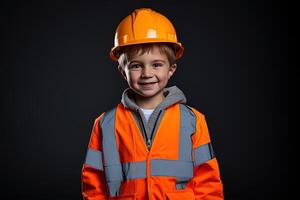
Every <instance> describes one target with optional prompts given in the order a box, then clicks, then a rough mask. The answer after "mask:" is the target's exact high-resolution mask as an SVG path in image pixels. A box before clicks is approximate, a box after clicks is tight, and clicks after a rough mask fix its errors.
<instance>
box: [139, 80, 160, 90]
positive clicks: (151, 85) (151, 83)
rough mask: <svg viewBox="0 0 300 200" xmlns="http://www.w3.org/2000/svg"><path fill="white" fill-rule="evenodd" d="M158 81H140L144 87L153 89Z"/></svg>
mask: <svg viewBox="0 0 300 200" xmlns="http://www.w3.org/2000/svg"><path fill="white" fill-rule="evenodd" d="M156 83H158V81H157V82H149V83H148V82H146V83H139V85H140V86H141V87H142V88H143V89H153V87H154V85H155V84H156Z"/></svg>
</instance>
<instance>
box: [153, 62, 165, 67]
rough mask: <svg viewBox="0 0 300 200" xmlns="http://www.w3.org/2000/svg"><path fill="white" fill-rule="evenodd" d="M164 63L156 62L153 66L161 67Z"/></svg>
mask: <svg viewBox="0 0 300 200" xmlns="http://www.w3.org/2000/svg"><path fill="white" fill-rule="evenodd" d="M162 65H163V64H162V63H154V64H153V67H161V66H162Z"/></svg>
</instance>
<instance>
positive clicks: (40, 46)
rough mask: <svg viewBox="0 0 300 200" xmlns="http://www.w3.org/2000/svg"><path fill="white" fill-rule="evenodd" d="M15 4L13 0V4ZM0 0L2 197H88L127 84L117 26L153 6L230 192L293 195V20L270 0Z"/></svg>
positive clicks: (229, 195)
mask: <svg viewBox="0 0 300 200" xmlns="http://www.w3.org/2000/svg"><path fill="white" fill-rule="evenodd" d="M8 2H9V3H8ZM8 2H3V1H2V2H1V4H0V5H1V29H2V31H1V36H2V37H1V50H2V54H1V75H0V76H1V79H0V80H1V146H0V152H1V182H0V188H1V198H3V197H9V198H10V199H56V200H58V199H81V190H80V188H81V182H80V173H81V167H82V163H83V161H84V157H85V151H86V147H87V144H88V140H89V136H90V132H91V128H92V124H93V121H94V119H95V118H96V117H97V116H98V115H100V114H101V113H102V112H103V111H106V110H107V109H110V108H111V107H113V106H114V105H116V104H117V103H118V102H119V101H120V98H121V93H122V91H123V90H124V89H125V88H126V84H125V82H124V81H123V80H122V78H121V76H120V75H119V74H118V72H117V69H116V63H114V62H112V61H111V60H110V59H109V57H108V52H109V50H110V48H111V47H112V45H113V37H114V32H115V29H116V26H117V24H118V23H119V22H120V20H121V19H123V18H124V17H125V16H127V15H128V14H129V13H131V12H132V11H133V10H134V9H135V8H139V7H151V8H153V9H154V10H157V11H158V12H161V13H163V14H164V15H166V16H167V17H168V18H169V19H170V20H171V21H172V22H173V23H174V25H175V27H176V30H177V34H178V38H179V40H180V41H181V42H182V43H183V45H184V47H185V49H186V50H185V53H184V57H183V58H182V59H180V60H179V61H178V69H177V72H176V74H175V75H174V77H173V79H172V80H171V81H170V84H169V86H172V85H177V86H178V87H179V88H181V89H182V90H183V91H184V92H185V94H186V96H187V98H188V104H189V105H191V106H193V107H195V108H197V109H198V110H200V111H201V112H202V113H203V114H205V115H206V118H207V122H208V126H209V129H210V132H211V138H212V142H213V145H214V149H215V151H216V155H217V157H218V160H219V165H220V170H221V175H222V180H223V183H224V191H225V197H226V199H228V200H230V199H274V198H275V197H277V198H279V199H280V198H282V199H286V198H287V195H288V194H287V188H288V178H287V176H288V154H289V150H288V139H287V138H288V16H287V7H286V6H285V5H282V4H280V3H274V2H272V1H209V3H208V2H206V1H203V2H200V1H199V2H197V1H154V2H152V3H150V2H149V1H145V2H143V1H128V2H123V1H80V2H73V1H69V2H66V1H64V2H63V1H20V2H18V1H8Z"/></svg>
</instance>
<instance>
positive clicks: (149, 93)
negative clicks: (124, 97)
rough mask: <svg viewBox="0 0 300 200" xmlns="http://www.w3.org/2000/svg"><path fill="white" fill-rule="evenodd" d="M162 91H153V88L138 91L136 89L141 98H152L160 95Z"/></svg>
mask: <svg viewBox="0 0 300 200" xmlns="http://www.w3.org/2000/svg"><path fill="white" fill-rule="evenodd" d="M160 93H161V92H160V91H152V90H146V91H138V92H137V91H136V94H137V95H138V96H140V97H141V98H152V97H155V96H158V95H159V94H160Z"/></svg>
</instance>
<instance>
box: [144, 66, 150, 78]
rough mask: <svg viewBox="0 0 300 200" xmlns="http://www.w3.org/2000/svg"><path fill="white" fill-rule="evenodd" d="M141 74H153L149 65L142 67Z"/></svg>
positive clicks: (148, 75) (147, 75)
mask: <svg viewBox="0 0 300 200" xmlns="http://www.w3.org/2000/svg"><path fill="white" fill-rule="evenodd" d="M141 76H142V77H143V78H147V77H152V76H153V72H152V69H151V67H148V66H145V67H143V70H142V74H141Z"/></svg>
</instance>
